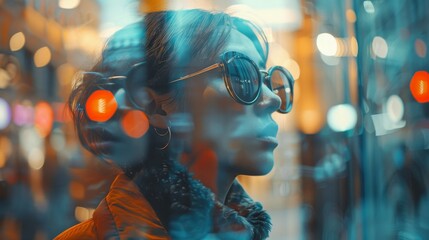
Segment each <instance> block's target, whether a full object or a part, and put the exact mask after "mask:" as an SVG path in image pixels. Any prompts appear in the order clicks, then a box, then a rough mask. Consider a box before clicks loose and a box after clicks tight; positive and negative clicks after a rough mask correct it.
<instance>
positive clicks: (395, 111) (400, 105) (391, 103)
mask: <svg viewBox="0 0 429 240" xmlns="http://www.w3.org/2000/svg"><path fill="white" fill-rule="evenodd" d="M386 111H387V116H389V118H390V120H391V121H392V122H399V121H400V120H402V117H403V116H404V102H403V101H402V99H401V98H400V97H399V96H398V95H392V96H390V97H389V98H388V99H387V102H386Z"/></svg>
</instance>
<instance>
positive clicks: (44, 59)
mask: <svg viewBox="0 0 429 240" xmlns="http://www.w3.org/2000/svg"><path fill="white" fill-rule="evenodd" d="M50 61H51V50H49V48H48V47H42V48H39V49H38V50H37V51H36V52H35V53H34V65H35V66H36V67H44V66H46V65H48V63H49V62H50Z"/></svg>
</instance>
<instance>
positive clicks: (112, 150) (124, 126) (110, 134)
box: [86, 87, 148, 165]
mask: <svg viewBox="0 0 429 240" xmlns="http://www.w3.org/2000/svg"><path fill="white" fill-rule="evenodd" d="M110 92H111V93H112V94H113V96H114V100H113V101H116V106H117V107H116V111H115V113H114V115H113V116H112V117H111V118H110V119H108V120H107V121H102V122H97V121H89V122H88V125H87V127H86V131H88V133H89V134H90V135H91V136H93V137H90V138H89V139H88V143H89V145H90V147H91V148H92V149H96V150H97V151H96V152H98V153H100V154H98V155H99V157H101V158H103V159H105V160H107V161H109V162H110V161H111V162H114V163H116V164H117V165H123V164H129V163H131V162H136V161H141V160H142V159H143V158H144V156H145V154H146V153H147V150H148V149H147V148H148V146H147V137H145V134H146V132H147V129H148V119H147V117H146V115H145V114H144V113H143V112H141V111H138V110H136V109H134V108H133V107H132V106H131V104H130V103H129V101H128V100H127V96H126V92H125V90H124V88H122V87H118V88H116V89H110ZM87 108H88V107H87ZM86 110H87V111H88V109H86Z"/></svg>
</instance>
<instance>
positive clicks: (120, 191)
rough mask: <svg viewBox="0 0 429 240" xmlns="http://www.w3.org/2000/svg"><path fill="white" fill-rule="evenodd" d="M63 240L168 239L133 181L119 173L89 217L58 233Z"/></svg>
mask: <svg viewBox="0 0 429 240" xmlns="http://www.w3.org/2000/svg"><path fill="white" fill-rule="evenodd" d="M55 239H56V240H63V239H80V240H85V239H171V238H170V237H169V235H168V232H167V231H166V229H165V228H164V227H163V226H162V224H161V221H160V220H159V218H158V216H157V215H156V213H155V211H154V210H153V208H152V207H151V206H150V204H149V202H148V201H147V200H146V199H145V197H144V196H143V195H142V193H141V192H140V191H139V189H138V187H137V186H136V185H135V184H134V182H133V181H130V180H129V178H128V177H126V176H125V175H124V174H120V175H118V176H117V177H116V179H115V181H113V183H112V186H111V187H110V191H109V193H108V195H107V196H106V197H105V198H104V199H103V201H101V203H100V204H99V205H98V207H97V209H96V210H95V211H94V215H93V217H92V218H91V219H89V220H87V221H85V222H82V223H80V224H77V225H75V226H73V227H71V228H69V229H67V230H66V231H64V232H63V233H61V234H60V235H58V236H57V237H56V238H55Z"/></svg>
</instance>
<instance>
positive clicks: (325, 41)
mask: <svg viewBox="0 0 429 240" xmlns="http://www.w3.org/2000/svg"><path fill="white" fill-rule="evenodd" d="M316 46H317V49H319V51H320V52H321V53H322V54H323V55H326V56H334V55H335V54H336V53H337V50H338V43H337V40H336V39H335V37H334V36H332V34H329V33H320V34H319V35H317V38H316Z"/></svg>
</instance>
